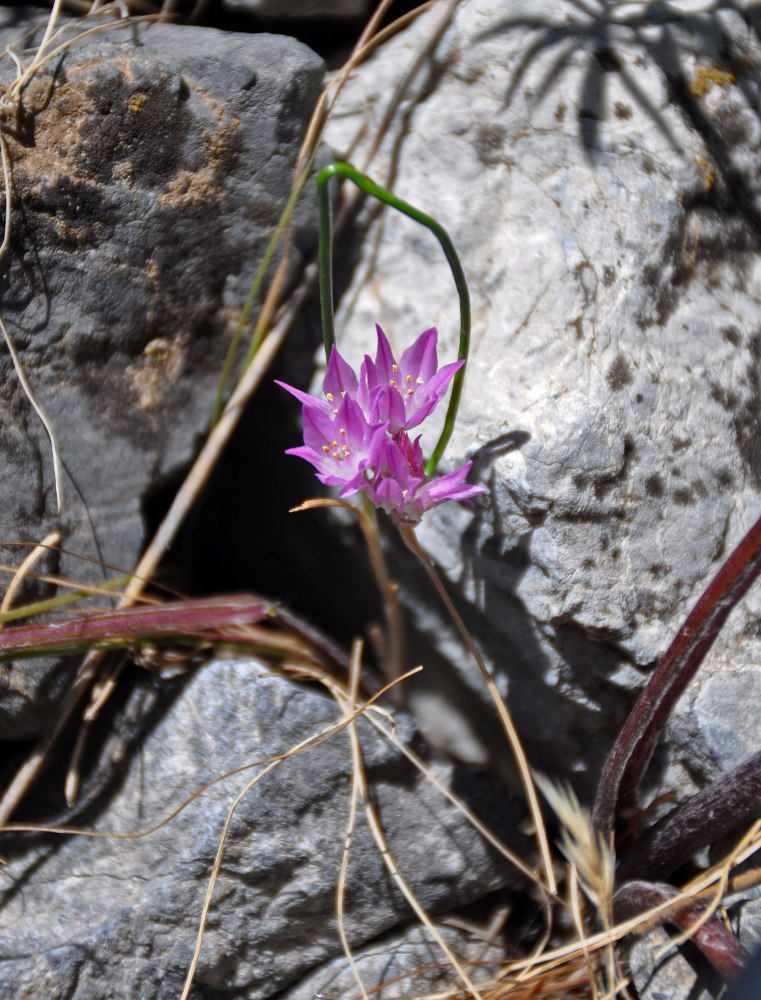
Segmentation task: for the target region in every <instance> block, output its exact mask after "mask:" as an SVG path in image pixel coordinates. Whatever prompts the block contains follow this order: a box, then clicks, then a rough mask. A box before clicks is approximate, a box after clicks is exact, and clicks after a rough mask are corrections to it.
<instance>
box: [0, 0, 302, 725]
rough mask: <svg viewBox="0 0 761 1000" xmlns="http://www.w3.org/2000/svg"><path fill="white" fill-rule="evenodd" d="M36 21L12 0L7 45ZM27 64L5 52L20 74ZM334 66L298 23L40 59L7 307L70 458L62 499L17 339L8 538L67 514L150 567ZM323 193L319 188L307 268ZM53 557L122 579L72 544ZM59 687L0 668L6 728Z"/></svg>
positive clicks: (30, 95) (121, 560)
mask: <svg viewBox="0 0 761 1000" xmlns="http://www.w3.org/2000/svg"><path fill="white" fill-rule="evenodd" d="M37 13H38V18H39V12H37ZM25 26H26V27H28V21H24V20H23V18H22V16H21V14H20V13H19V11H18V10H17V9H9V8H1V9H0V42H1V44H2V48H5V46H6V45H8V44H9V43H10V42H11V41H15V40H16V39H18V38H19V37H20V35H21V33H22V30H23V29H24V27H25ZM71 34H72V31H71V30H70V32H69V37H71ZM38 38H39V36H38ZM25 58H26V57H25ZM28 58H31V56H29V57H28ZM14 75H15V68H14V64H13V62H12V61H11V60H10V58H9V57H8V56H7V55H6V56H5V57H4V58H3V60H2V62H0V82H1V83H2V86H3V87H4V88H5V87H7V85H8V84H9V83H10V81H11V80H12V79H13V78H14ZM321 79H322V64H321V61H320V60H319V59H318V58H317V57H316V56H315V55H314V54H313V53H312V52H311V51H310V50H309V49H307V48H306V47H305V46H304V45H302V44H300V43H298V42H296V41H295V40H293V39H289V38H286V37H275V36H269V35H261V34H260V35H252V36H238V35H234V34H230V33H222V32H217V31H214V30H212V29H202V28H190V27H177V26H173V25H168V24H156V25H148V24H141V25H138V26H136V27H135V28H134V30H133V29H131V28H127V27H119V26H115V27H112V28H109V29H108V31H102V32H99V33H96V34H94V35H91V36H89V37H88V38H86V39H83V40H81V41H78V42H75V43H74V45H73V47H72V48H71V49H70V50H69V51H67V52H66V53H65V54H63V55H62V56H60V57H58V58H57V59H56V60H55V61H53V62H50V63H47V64H46V65H44V66H43V67H42V68H41V69H40V70H39V72H38V73H37V75H35V76H34V77H33V78H32V79H31V80H30V82H29V83H28V85H27V86H26V88H25V90H24V92H23V101H22V114H21V115H20V117H19V122H18V127H14V129H13V131H12V133H9V132H6V142H7V144H8V151H9V155H10V159H11V162H12V168H13V186H14V200H13V216H12V221H13V233H12V243H11V247H10V251H9V253H8V255H7V257H6V258H5V260H4V263H3V275H2V287H1V294H0V308H2V315H3V317H4V319H5V322H6V325H7V327H8V330H9V332H10V334H11V336H12V337H13V339H14V341H15V343H16V346H17V348H18V350H19V352H20V355H21V359H22V362H23V364H24V366H25V369H26V372H27V375H28V377H29V379H30V381H31V384H32V386H33V388H34V392H35V394H36V395H37V397H38V399H39V401H40V403H41V404H42V406H43V407H44V409H45V411H46V412H47V414H48V416H49V418H50V420H51V423H52V425H53V427H54V428H55V433H56V435H57V438H58V443H59V445H60V450H61V455H62V459H63V462H64V463H65V467H66V473H65V474H64V481H63V507H62V510H61V512H60V514H59V512H58V511H57V506H56V497H55V491H54V483H53V470H52V461H51V449H50V444H49V441H48V439H47V437H46V434H45V432H44V430H43V428H42V425H41V424H40V421H39V420H38V418H37V416H36V415H35V413H34V412H33V410H32V408H31V406H30V403H29V401H28V400H27V398H26V396H25V394H24V393H23V392H22V390H21V387H20V385H19V381H18V379H17V378H16V375H15V373H14V371H13V367H12V364H11V360H10V358H9V356H8V353H7V352H6V351H5V350H3V352H2V357H0V378H2V381H3V385H4V386H5V390H4V393H3V405H2V421H1V422H0V423H1V424H2V430H1V431H0V456H1V457H2V463H1V464H2V469H1V471H0V501H1V503H2V509H3V524H4V530H3V538H4V539H8V540H27V541H28V540H33V541H37V540H39V539H41V538H42V537H43V536H44V535H45V534H47V532H48V531H49V530H50V529H51V528H53V527H59V528H60V529H61V530H62V533H63V543H62V544H63V546H64V547H65V548H67V549H69V550H70V551H73V552H77V553H79V554H81V555H82V556H86V557H90V558H96V559H103V560H105V561H106V562H107V563H111V564H113V565H115V566H118V567H122V568H123V569H124V570H125V571H129V570H130V569H131V568H132V567H133V566H134V563H135V560H136V557H137V555H138V553H139V551H140V548H141V547H142V545H143V543H144V532H145V528H144V519H143V508H144V504H145V501H146V498H147V497H148V495H149V494H151V493H152V492H153V491H154V490H156V489H158V488H160V487H161V486H162V484H163V483H165V482H166V481H167V478H168V477H171V476H173V475H177V474H178V472H179V471H180V470H181V469H182V468H183V466H184V465H185V464H186V463H187V462H188V461H189V460H190V458H191V457H192V455H193V454H194V451H195V450H196V449H197V447H198V444H199V442H200V440H201V437H202V435H203V434H204V433H205V430H206V428H207V426H208V422H209V418H210V414H211V410H212V407H213V403H214V398H215V393H216V386H217V380H218V377H219V372H220V369H221V363H222V359H223V358H224V355H225V351H226V349H227V345H228V343H229V340H230V336H231V334H232V330H233V329H234V326H235V322H236V319H237V316H238V313H239V310H240V308H241V307H242V303H243V302H244V301H245V298H246V295H247V294H248V290H249V288H250V285H251V282H252V280H253V277H254V275H255V273H256V269H257V267H258V265H259V262H260V261H261V258H262V255H263V253H264V249H265V247H266V244H267V241H268V239H269V237H270V235H271V233H272V230H273V227H274V226H275V224H276V223H277V220H278V217H279V214H280V212H281V210H282V208H283V205H284V203H285V200H286V198H287V195H288V193H289V190H290V182H291V180H290V179H291V172H292V168H293V166H294V165H295V160H296V155H297V151H298V148H299V145H300V142H301V139H302V135H303V132H304V128H305V124H306V121H307V119H308V116H309V114H310V113H311V110H312V107H313V104H314V102H315V100H316V96H317V93H318V91H319V87H320V84H321ZM313 211H314V209H313V206H312V205H310V203H309V197H308V196H307V198H306V199H305V202H304V208H303V213H304V214H301V210H300V212H299V213H297V216H296V218H295V223H294V224H295V230H294V235H295V248H296V254H295V257H294V266H295V267H298V266H299V260H300V258H299V249H298V248H299V247H308V246H310V245H311V244H312V242H313V238H314V232H315V228H314V221H313ZM6 561H9V559H7V560H6ZM45 568H46V569H47V570H48V572H50V571H59V572H61V573H63V574H69V575H70V576H71V577H73V578H74V579H80V580H81V579H83V578H84V579H93V578H95V579H99V578H100V579H102V575H101V570H100V569H99V568H98V567H93V566H91V565H89V564H87V563H84V562H82V561H78V560H76V559H71V558H66V557H64V558H62V559H61V560H60V561H58V562H56V561H55V560H52V561H51V564H50V565H48V566H47V567H45ZM20 596H21V597H22V598H23V596H24V595H23V594H22V595H20ZM26 596H31V595H30V592H28V593H27V595H26ZM19 671H21V674H22V675H23V676H19ZM58 691H59V688H58V685H57V683H55V682H54V680H53V679H51V677H50V675H49V672H46V671H44V670H42V669H40V667H39V666H38V667H35V668H34V669H33V670H32V671H26V668H25V667H21V668H18V669H17V670H16V673H15V674H14V675H13V676H10V674H9V672H8V668H5V667H0V738H11V739H18V738H22V737H25V736H30V735H33V734H34V733H35V732H42V731H44V730H45V729H46V728H47V726H48V725H49V720H50V712H51V710H52V707H53V705H54V703H55V701H56V697H57V695H58Z"/></svg>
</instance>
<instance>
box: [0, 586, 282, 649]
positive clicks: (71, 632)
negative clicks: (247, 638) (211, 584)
mask: <svg viewBox="0 0 761 1000" xmlns="http://www.w3.org/2000/svg"><path fill="white" fill-rule="evenodd" d="M269 613H270V607H268V605H267V604H265V603H264V602H263V601H261V600H258V599H256V598H251V597H248V596H241V595H232V596H227V597H212V598H202V599H198V600H185V601H172V602H170V603H167V604H159V605H149V606H143V607H136V608H126V609H122V610H117V611H96V612H94V613H93V614H90V615H83V616H81V617H79V618H70V619H66V620H64V621H52V622H37V623H35V624H32V625H19V626H17V627H16V628H7V629H3V630H1V631H0V660H7V659H10V658H12V657H19V656H36V655H39V654H43V653H58V652H66V651H68V650H76V649H80V648H82V647H83V646H98V645H108V646H114V645H130V644H137V643H139V642H141V641H150V640H152V639H158V638H171V637H177V638H179V637H182V636H199V635H200V636H204V637H207V638H218V635H219V633H223V632H224V630H225V629H227V628H230V627H231V626H236V625H250V624H253V623H254V622H258V621H261V620H262V618H264V617H265V616H266V615H267V614H269ZM210 633H211V634H210ZM225 638H227V635H225Z"/></svg>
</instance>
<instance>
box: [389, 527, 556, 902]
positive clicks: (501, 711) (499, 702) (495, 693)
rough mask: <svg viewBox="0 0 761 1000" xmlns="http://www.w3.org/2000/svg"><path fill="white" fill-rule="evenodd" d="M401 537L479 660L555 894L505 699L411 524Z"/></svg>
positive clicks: (531, 784)
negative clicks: (514, 764) (519, 779)
mask: <svg viewBox="0 0 761 1000" xmlns="http://www.w3.org/2000/svg"><path fill="white" fill-rule="evenodd" d="M399 530H400V533H401V536H402V538H403V539H404V542H405V544H406V545H407V547H408V548H409V550H410V551H411V552H412V553H413V554H414V555H415V556H417V558H418V560H419V561H420V563H421V564H422V566H423V568H424V569H425V571H426V573H427V574H428V578H429V579H430V581H431V583H432V584H433V586H434V588H435V590H436V593H437V594H438V595H439V597H440V599H441V601H442V603H443V605H444V607H445V608H446V609H447V612H448V613H449V615H450V617H451V619H452V621H453V622H454V624H455V626H456V628H457V631H458V632H459V633H460V636H461V637H462V640H463V642H464V643H465V645H466V646H467V647H468V649H469V650H470V653H471V655H472V656H473V659H474V660H475V661H476V663H477V664H478V669H479V670H480V672H481V676H482V677H483V680H484V683H485V684H486V687H487V689H488V691H489V694H490V695H491V699H492V701H493V702H494V706H495V708H496V709H497V714H498V715H499V719H500V722H501V723H502V728H503V729H504V732H505V735H506V737H507V740H508V743H509V744H510V749H511V750H512V754H513V758H514V760H515V763H516V766H517V768H518V773H519V774H520V777H521V783H522V785H523V790H524V794H525V796H526V801H527V803H528V807H529V812H530V814H531V819H532V822H533V824H534V830H535V834H536V839H537V845H538V848H539V854H540V856H541V858H542V863H543V866H544V876H545V888H546V890H547V892H549V893H550V895H551V896H556V895H557V891H558V890H557V883H556V881H555V873H554V871H553V868H552V854H551V852H550V843H549V839H548V837H547V830H546V827H545V825H544V818H543V816H542V810H541V808H540V806H539V797H538V795H537V793H536V788H535V786H534V780H533V778H532V776H531V768H530V767H529V763H528V759H527V757H526V753H525V751H524V749H523V745H522V743H521V740H520V737H519V735H518V731H517V729H516V728H515V724H514V722H513V720H512V716H511V715H510V712H509V710H508V708H507V705H506V704H505V701H504V699H503V698H502V696H501V695H500V693H499V690H498V689H497V685H496V684H495V683H494V680H493V679H492V676H491V674H490V673H489V671H488V669H487V667H486V664H485V663H484V660H483V657H482V656H481V653H480V652H479V650H478V648H477V646H476V644H475V643H474V642H473V639H472V637H471V635H470V632H469V631H468V629H467V626H466V625H465V622H464V621H463V620H462V618H461V617H460V613H459V612H458V610H457V608H456V607H455V606H454V603H453V602H452V600H451V598H450V597H449V594H448V593H447V592H446V588H445V587H444V584H443V583H442V582H441V579H440V577H439V574H438V572H437V571H436V568H435V566H434V565H433V562H432V561H431V559H430V557H429V556H428V554H427V553H426V552H425V551H424V549H423V548H422V546H421V545H420V543H419V542H418V540H417V536H416V535H415V531H414V528H411V527H407V526H400V528H399Z"/></svg>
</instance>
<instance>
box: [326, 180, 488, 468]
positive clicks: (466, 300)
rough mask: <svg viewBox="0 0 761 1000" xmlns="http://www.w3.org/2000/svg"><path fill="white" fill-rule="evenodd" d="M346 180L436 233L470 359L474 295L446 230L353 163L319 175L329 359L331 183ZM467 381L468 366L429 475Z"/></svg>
mask: <svg viewBox="0 0 761 1000" xmlns="http://www.w3.org/2000/svg"><path fill="white" fill-rule="evenodd" d="M337 176H338V177H346V178H348V179H349V180H350V181H353V182H354V184H356V185H357V187H358V188H359V189H360V190H361V191H364V192H365V194H369V195H372V197H373V198H377V199H378V201H380V202H382V203H383V204H385V205H390V206H391V208H395V209H396V210H397V212H401V213H402V214H403V215H406V216H408V217H409V218H410V219H413V220H414V221H415V222H419V223H420V224H421V225H423V226H425V227H426V228H427V229H430V231H431V232H432V233H433V234H434V236H435V237H436V239H437V240H438V241H439V243H440V244H441V248H442V250H443V251H444V254H445V256H446V258H447V261H448V262H449V266H450V268H451V270H452V276H453V278H454V282H455V285H456V287H457V294H458V295H459V297H460V346H459V350H458V354H457V357H458V359H459V360H464V359H467V357H468V351H469V350H470V323H471V318H470V293H469V292H468V283H467V281H466V280H465V272H464V271H463V269H462V264H461V263H460V258H459V257H458V256H457V251H456V250H455V248H454V244H453V243H452V240H451V239H450V238H449V234H448V233H447V231H446V230H445V229H444V227H443V226H442V225H441V224H440V223H438V222H437V221H436V220H435V219H434V218H432V217H431V216H430V215H426V213H425V212H421V211H420V209H418V208H415V207H414V206H413V205H410V204H409V202H406V201H403V200H402V199H401V198H397V196H396V195H395V194H392V193H391V191H388V190H386V188H383V187H381V186H380V184H376V183H375V181H372V180H370V178H369V177H367V176H366V175H365V174H363V173H361V172H360V171H359V170H357V168H356V167H353V166H352V165H351V164H350V163H329V164H328V165H327V166H326V167H323V168H322V170H321V171H320V172H319V174H318V175H317V205H318V209H319V233H320V251H319V257H320V313H321V316H322V336H323V341H324V344H325V358H326V360H330V349H331V347H332V346H333V345H334V344H335V342H336V334H335V324H334V311H333V239H332V219H331V205H330V197H329V193H328V184H329V182H330V179H331V177H337ZM464 378H465V366H464V365H463V367H462V368H461V369H460V370H459V371H458V372H457V374H456V375H455V376H454V378H453V379H452V394H451V396H450V397H449V406H448V408H447V414H446V418H445V420H444V428H443V430H442V432H441V436H440V437H439V440H438V441H437V442H436V447H435V448H434V449H433V452H432V454H431V457H430V458H429V459H428V462H427V464H426V467H425V474H426V475H427V476H432V475H433V474H434V472H435V471H436V466H437V465H438V464H439V461H440V460H441V456H442V455H443V454H444V449H445V448H446V446H447V444H448V443H449V439H450V438H451V436H452V431H453V430H454V424H455V418H456V417H457V409H458V407H459V405H460V397H461V396H462V383H463V379H464Z"/></svg>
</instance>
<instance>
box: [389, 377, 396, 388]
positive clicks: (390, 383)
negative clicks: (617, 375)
mask: <svg viewBox="0 0 761 1000" xmlns="http://www.w3.org/2000/svg"><path fill="white" fill-rule="evenodd" d="M388 384H389V385H393V387H394V388H395V389H396V382H395V381H394V380H393V379H391V381H390V382H389V383H388Z"/></svg>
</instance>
